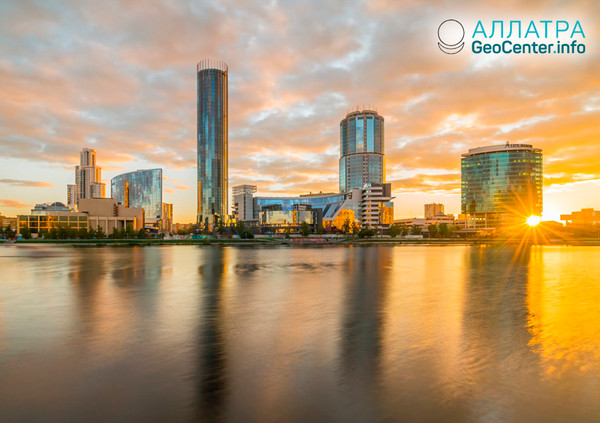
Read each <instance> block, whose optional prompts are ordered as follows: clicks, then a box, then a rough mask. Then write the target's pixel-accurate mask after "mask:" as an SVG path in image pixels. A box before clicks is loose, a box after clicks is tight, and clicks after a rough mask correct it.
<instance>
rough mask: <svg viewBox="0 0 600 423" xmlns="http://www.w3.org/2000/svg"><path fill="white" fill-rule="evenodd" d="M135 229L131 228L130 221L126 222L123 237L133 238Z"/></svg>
mask: <svg viewBox="0 0 600 423" xmlns="http://www.w3.org/2000/svg"><path fill="white" fill-rule="evenodd" d="M135 235H136V234H135V229H133V225H132V224H131V223H128V224H127V227H126V229H125V238H127V239H133V238H135Z"/></svg>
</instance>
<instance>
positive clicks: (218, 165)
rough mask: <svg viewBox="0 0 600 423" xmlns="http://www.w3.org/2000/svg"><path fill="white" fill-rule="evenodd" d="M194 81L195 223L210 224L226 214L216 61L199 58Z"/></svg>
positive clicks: (221, 84) (223, 100)
mask: <svg viewBox="0 0 600 423" xmlns="http://www.w3.org/2000/svg"><path fill="white" fill-rule="evenodd" d="M196 76H197V80H198V101H197V107H198V120H197V124H198V126H197V130H198V132H197V135H198V138H197V143H198V217H197V219H198V223H203V224H208V225H213V224H214V223H215V221H222V220H223V218H224V217H226V216H227V148H228V147H227V144H228V143H227V120H228V112H227V110H228V105H227V101H228V100H227V98H228V97H227V88H228V87H227V80H228V68H227V64H225V62H222V61H220V60H202V61H200V62H199V63H198V64H197V66H196Z"/></svg>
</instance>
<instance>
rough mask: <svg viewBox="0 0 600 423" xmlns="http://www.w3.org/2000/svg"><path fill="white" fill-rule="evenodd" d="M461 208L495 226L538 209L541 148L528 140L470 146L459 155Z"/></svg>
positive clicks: (464, 211)
mask: <svg viewBox="0 0 600 423" xmlns="http://www.w3.org/2000/svg"><path fill="white" fill-rule="evenodd" d="M461 179H462V188H461V210H462V213H463V214H466V215H469V216H470V217H472V218H474V219H475V220H481V221H486V222H487V225H488V226H496V225H497V224H500V223H501V221H502V220H503V219H505V218H506V217H507V216H510V215H518V216H525V217H528V216H530V215H537V216H539V215H541V213H542V188H543V181H542V150H541V149H540V148H534V147H532V146H531V145H529V144H508V143H506V145H492V146H488V147H478V148H472V149H470V150H469V152H468V153H464V154H463V155H462V159H461Z"/></svg>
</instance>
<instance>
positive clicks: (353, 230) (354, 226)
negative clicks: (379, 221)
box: [352, 222, 360, 235]
mask: <svg viewBox="0 0 600 423" xmlns="http://www.w3.org/2000/svg"><path fill="white" fill-rule="evenodd" d="M359 232H360V228H359V227H358V224H357V223H356V222H354V224H353V225H352V234H354V235H356V234H358V233H359Z"/></svg>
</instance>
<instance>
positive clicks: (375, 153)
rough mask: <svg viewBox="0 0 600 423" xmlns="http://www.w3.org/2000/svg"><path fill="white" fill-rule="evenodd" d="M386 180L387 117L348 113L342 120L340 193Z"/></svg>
mask: <svg viewBox="0 0 600 423" xmlns="http://www.w3.org/2000/svg"><path fill="white" fill-rule="evenodd" d="M384 182H385V156H384V133H383V116H380V115H379V114H378V113H377V112H376V111H373V110H362V111H354V112H351V113H348V114H347V115H346V117H345V118H344V119H342V121H341V122H340V192H348V191H350V190H352V189H354V188H362V187H363V186H364V185H366V184H370V183H384Z"/></svg>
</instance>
